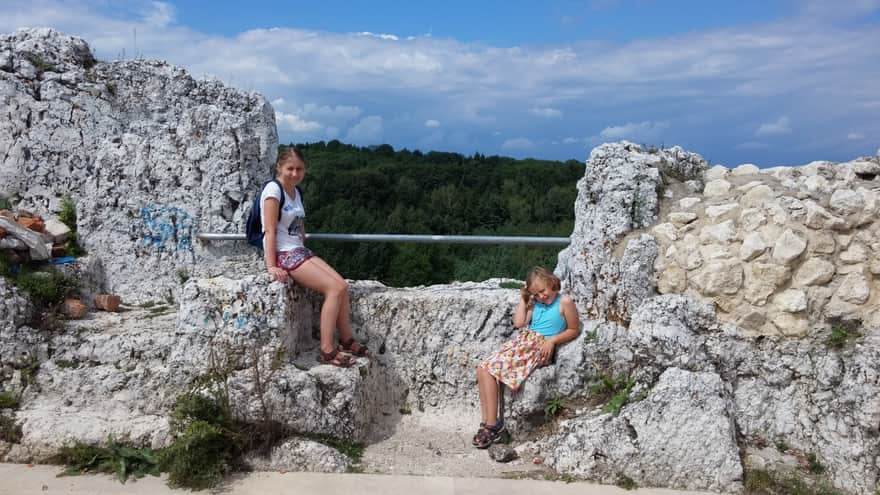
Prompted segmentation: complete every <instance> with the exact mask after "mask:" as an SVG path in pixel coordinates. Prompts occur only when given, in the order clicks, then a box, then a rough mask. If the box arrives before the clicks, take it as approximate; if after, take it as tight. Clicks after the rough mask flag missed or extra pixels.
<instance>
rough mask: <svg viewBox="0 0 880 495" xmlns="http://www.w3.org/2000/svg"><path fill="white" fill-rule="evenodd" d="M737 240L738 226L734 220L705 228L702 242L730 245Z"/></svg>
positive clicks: (701, 236)
mask: <svg viewBox="0 0 880 495" xmlns="http://www.w3.org/2000/svg"><path fill="white" fill-rule="evenodd" d="M734 239H736V224H735V223H734V222H733V220H725V221H724V222H721V223H719V224H716V225H710V226H708V227H704V228H703V231H702V234H701V235H700V240H702V241H703V242H712V241H715V242H720V243H728V242H731V241H733V240H734Z"/></svg>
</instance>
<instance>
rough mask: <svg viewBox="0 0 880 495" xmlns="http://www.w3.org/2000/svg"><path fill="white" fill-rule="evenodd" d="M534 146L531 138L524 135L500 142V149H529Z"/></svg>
mask: <svg viewBox="0 0 880 495" xmlns="http://www.w3.org/2000/svg"><path fill="white" fill-rule="evenodd" d="M534 147H535V143H533V142H532V140H530V139H528V138H524V137H518V138H514V139H508V140H507V141H504V143H502V144H501V149H503V150H508V151H510V150H530V149H532V148H534Z"/></svg>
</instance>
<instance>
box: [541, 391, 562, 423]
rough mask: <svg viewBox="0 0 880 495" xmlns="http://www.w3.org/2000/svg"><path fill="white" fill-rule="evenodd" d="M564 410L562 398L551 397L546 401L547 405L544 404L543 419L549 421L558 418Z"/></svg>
mask: <svg viewBox="0 0 880 495" xmlns="http://www.w3.org/2000/svg"><path fill="white" fill-rule="evenodd" d="M564 408H565V404H564V403H563V402H562V397H558V396H557V397H551V398H550V399H547V403H546V404H544V418H546V419H551V418H555V417H556V416H559V413H561V412H562V410H563V409H564Z"/></svg>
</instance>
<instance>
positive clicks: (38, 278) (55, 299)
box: [4, 266, 79, 310]
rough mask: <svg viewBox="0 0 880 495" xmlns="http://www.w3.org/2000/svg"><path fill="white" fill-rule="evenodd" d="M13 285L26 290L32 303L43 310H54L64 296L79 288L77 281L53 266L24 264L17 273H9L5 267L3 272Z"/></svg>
mask: <svg viewBox="0 0 880 495" xmlns="http://www.w3.org/2000/svg"><path fill="white" fill-rule="evenodd" d="M4 276H6V278H7V279H8V280H9V281H11V282H12V284H13V285H15V286H16V287H18V288H19V289H20V290H22V291H24V292H27V293H28V295H29V296H30V298H31V301H33V303H34V305H36V306H37V307H38V308H41V309H43V310H54V306H56V305H58V304H59V303H60V302H61V301H62V300H64V298H66V297H70V296H72V295H74V294H75V293H76V291H77V289H78V288H79V283H78V282H77V281H76V280H74V279H72V278H70V277H67V276H65V275H64V274H63V273H61V272H60V271H58V270H56V269H55V268H54V267H49V268H48V269H43V270H36V269H33V268H30V267H27V266H24V267H22V268H21V270H19V272H18V273H14V274H13V273H10V271H9V270H8V269H7V270H6V273H5V274H4Z"/></svg>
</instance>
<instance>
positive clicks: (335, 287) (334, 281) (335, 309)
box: [290, 256, 351, 353]
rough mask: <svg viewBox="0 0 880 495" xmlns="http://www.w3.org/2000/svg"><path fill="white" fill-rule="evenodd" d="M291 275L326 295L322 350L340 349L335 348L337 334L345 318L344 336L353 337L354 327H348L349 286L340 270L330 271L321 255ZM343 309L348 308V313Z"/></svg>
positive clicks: (307, 261) (342, 334) (341, 328)
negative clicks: (334, 335) (340, 323)
mask: <svg viewBox="0 0 880 495" xmlns="http://www.w3.org/2000/svg"><path fill="white" fill-rule="evenodd" d="M328 268H329V270H328ZM290 276H291V277H293V279H294V280H295V281H296V282H297V283H298V284H300V285H303V286H305V287H307V288H309V289H312V290H315V291H318V292H320V293H321V294H323V296H324V304H323V305H322V306H321V351H322V352H325V353H329V352H333V349H335V347H336V346H335V345H333V333H334V331H335V329H336V325H337V324H338V323H339V321H340V319H342V317H343V316H344V320H345V321H344V322H343V324H342V325H339V327H340V328H339V333H340V337H341V338H343V339H347V338H349V337H350V336H351V328H349V325H348V319H349V309H348V283H347V282H346V281H345V279H343V278H342V277H341V276H339V274H338V273H336V270H333V269H332V268H330V266H329V265H327V263H325V262H324V261H323V260H321V259H320V258H318V257H317V256H316V257H313V258H309V259H308V260H306V261H305V262H304V263H303V264H302V265H300V266H299V267H298V268H297V269H295V270H293V271H291V272H290ZM343 306H344V307H345V309H344V312H343V309H342V308H343ZM345 334H347V336H346V335H345Z"/></svg>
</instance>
